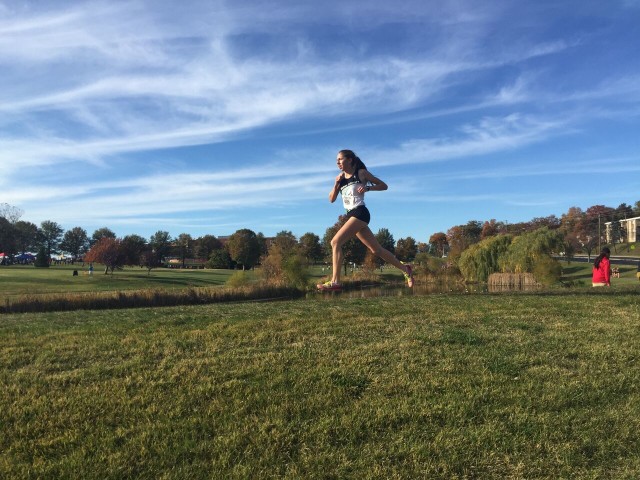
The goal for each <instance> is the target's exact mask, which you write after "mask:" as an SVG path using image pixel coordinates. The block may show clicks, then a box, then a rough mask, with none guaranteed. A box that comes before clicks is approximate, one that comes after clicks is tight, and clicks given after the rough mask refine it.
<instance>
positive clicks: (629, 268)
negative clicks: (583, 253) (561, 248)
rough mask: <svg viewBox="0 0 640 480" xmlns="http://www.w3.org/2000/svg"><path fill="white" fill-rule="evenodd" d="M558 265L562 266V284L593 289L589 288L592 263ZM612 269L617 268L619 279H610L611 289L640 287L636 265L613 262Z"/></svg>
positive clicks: (561, 263)
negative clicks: (566, 283) (567, 283)
mask: <svg viewBox="0 0 640 480" xmlns="http://www.w3.org/2000/svg"><path fill="white" fill-rule="evenodd" d="M560 265H562V280H563V281H564V282H569V283H572V284H574V285H575V286H581V285H582V286H588V287H589V288H593V287H591V271H592V268H593V265H592V263H585V262H565V261H561V262H560ZM612 267H618V269H619V270H620V278H612V279H611V287H612V288H617V287H628V286H637V285H640V282H639V281H638V278H637V277H636V273H637V271H638V267H637V265H622V264H616V263H615V262H613V263H612Z"/></svg>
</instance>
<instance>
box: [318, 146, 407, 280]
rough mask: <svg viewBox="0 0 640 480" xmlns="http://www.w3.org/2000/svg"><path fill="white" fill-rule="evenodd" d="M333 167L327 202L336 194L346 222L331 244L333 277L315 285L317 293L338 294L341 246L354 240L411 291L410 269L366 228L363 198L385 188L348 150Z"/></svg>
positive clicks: (343, 151) (333, 198)
mask: <svg viewBox="0 0 640 480" xmlns="http://www.w3.org/2000/svg"><path fill="white" fill-rule="evenodd" d="M336 163H337V164H338V168H339V169H340V170H341V173H340V174H339V175H338V176H337V177H336V182H335V184H334V185H333V188H332V189H331V192H329V201H330V202H331V203H333V202H335V201H336V198H338V193H340V194H341V195H342V203H343V205H344V208H345V210H346V211H347V221H346V222H345V224H344V225H343V226H342V227H341V228H340V230H338V232H337V233H336V234H335V235H334V237H333V239H332V240H331V250H332V260H333V274H332V278H331V280H330V281H328V282H325V283H320V284H318V285H317V287H318V289H319V290H340V289H341V288H342V284H341V283H340V272H341V266H342V261H343V255H342V246H343V245H344V244H345V243H346V242H347V241H349V240H350V239H351V238H353V237H354V236H355V237H358V240H360V241H361V242H362V243H363V244H364V245H365V246H366V247H367V248H368V249H369V250H370V251H371V253H373V254H374V255H377V256H378V257H380V258H381V259H382V260H384V261H385V262H387V263H390V264H391V265H393V266H394V267H397V268H399V269H400V270H402V272H403V273H404V276H405V279H406V280H407V285H408V286H409V287H413V268H412V267H411V265H406V264H404V263H402V262H401V261H400V260H398V259H397V258H396V257H395V256H394V255H393V254H392V253H391V252H390V251H389V250H386V249H384V248H382V246H381V245H380V244H379V243H378V240H377V239H376V237H375V236H374V235H373V232H372V231H371V229H370V228H369V220H370V218H371V216H370V214H369V209H368V208H367V207H366V206H365V204H364V194H365V192H369V191H372V190H378V191H381V190H386V189H387V188H388V187H387V184H386V183H384V182H383V181H382V180H380V179H379V178H377V177H374V176H373V175H372V174H371V173H370V172H369V171H368V170H367V167H366V166H365V164H364V163H363V162H362V160H360V159H359V158H358V157H357V156H356V154H355V153H353V152H352V151H351V150H340V151H339V152H338V156H337V158H336Z"/></svg>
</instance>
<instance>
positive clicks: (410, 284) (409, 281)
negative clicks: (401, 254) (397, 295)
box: [402, 262, 413, 288]
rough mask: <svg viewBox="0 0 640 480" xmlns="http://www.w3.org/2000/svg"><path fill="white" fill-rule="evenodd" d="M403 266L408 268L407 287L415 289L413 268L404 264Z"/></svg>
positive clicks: (405, 275)
mask: <svg viewBox="0 0 640 480" xmlns="http://www.w3.org/2000/svg"><path fill="white" fill-rule="evenodd" d="M402 264H403V265H404V266H405V267H407V271H406V272H403V273H404V278H405V280H406V281H407V286H408V287H409V288H412V287H413V266H412V265H409V264H406V263H404V262H402Z"/></svg>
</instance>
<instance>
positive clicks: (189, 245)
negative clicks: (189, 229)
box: [176, 233, 194, 268]
mask: <svg viewBox="0 0 640 480" xmlns="http://www.w3.org/2000/svg"><path fill="white" fill-rule="evenodd" d="M193 246H194V245H193V238H191V235H189V234H188V233H181V234H180V235H178V238H177V239H176V249H177V252H178V256H179V257H180V260H181V261H182V268H184V267H185V263H186V260H187V258H188V257H190V256H191V255H192V251H193Z"/></svg>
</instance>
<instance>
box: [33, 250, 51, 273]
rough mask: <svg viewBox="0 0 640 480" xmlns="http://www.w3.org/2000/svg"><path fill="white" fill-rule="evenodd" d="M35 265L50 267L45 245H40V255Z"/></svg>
mask: <svg viewBox="0 0 640 480" xmlns="http://www.w3.org/2000/svg"><path fill="white" fill-rule="evenodd" d="M33 265H34V266H35V267H38V268H49V258H48V257H47V252H46V250H45V248H44V247H40V249H39V250H38V255H36V260H35V262H34V264H33Z"/></svg>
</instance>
